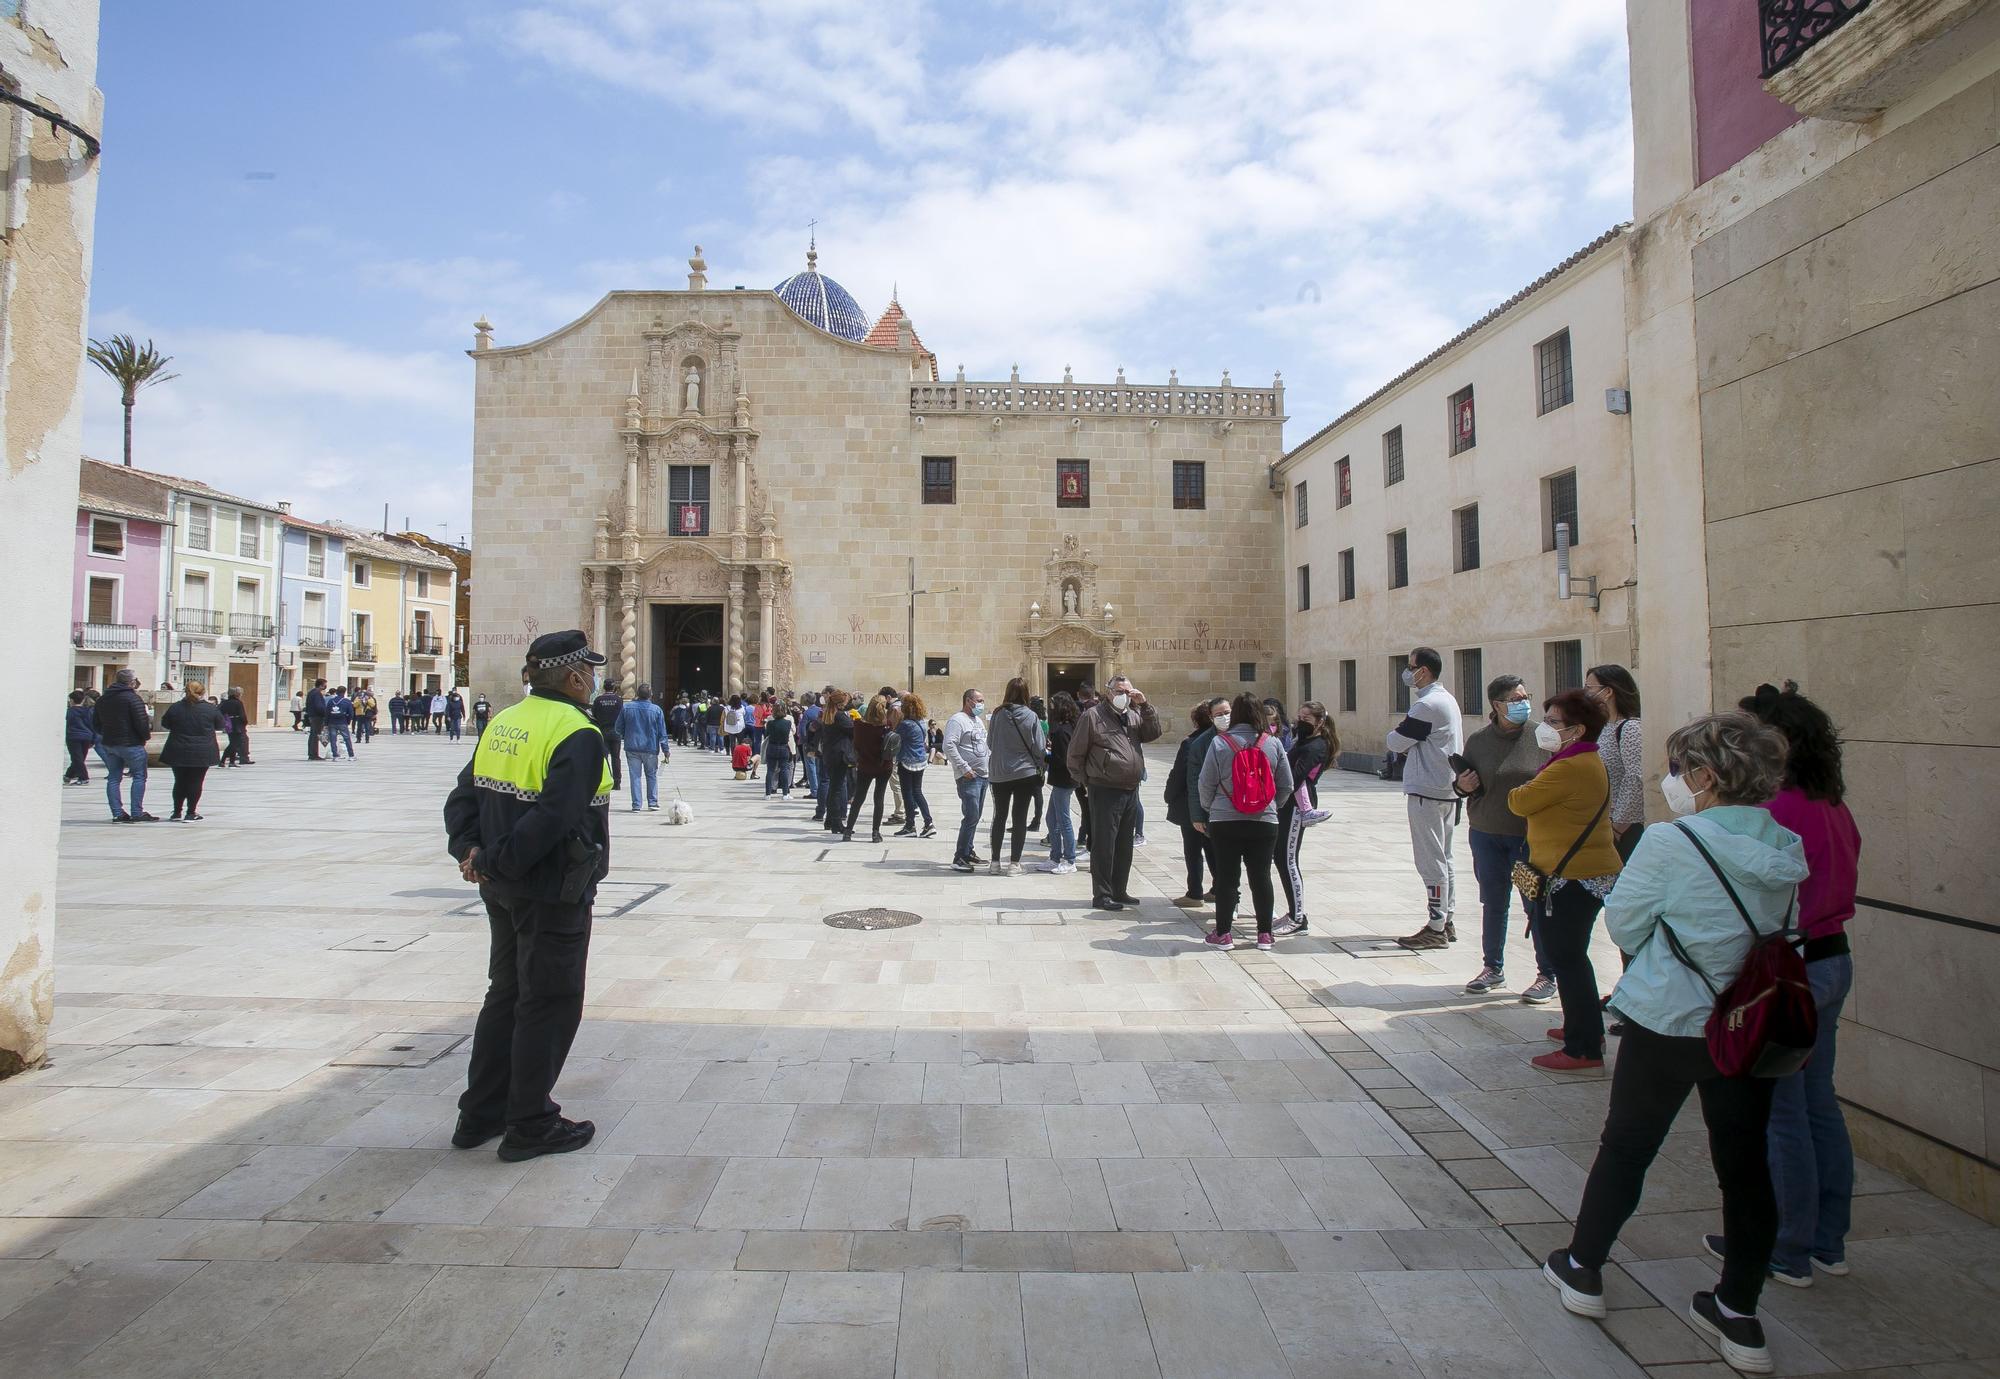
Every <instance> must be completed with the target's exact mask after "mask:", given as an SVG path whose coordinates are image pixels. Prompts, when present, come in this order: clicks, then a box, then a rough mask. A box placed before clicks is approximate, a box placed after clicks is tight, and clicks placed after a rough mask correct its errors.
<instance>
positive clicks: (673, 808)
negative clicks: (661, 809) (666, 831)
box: [667, 800, 694, 824]
mask: <svg viewBox="0 0 2000 1379" xmlns="http://www.w3.org/2000/svg"><path fill="white" fill-rule="evenodd" d="M667 822H668V823H670V824H691V823H693V822H694V810H693V809H691V808H690V807H689V806H688V802H687V801H686V800H675V801H674V802H673V803H672V804H669V805H668V806H667Z"/></svg>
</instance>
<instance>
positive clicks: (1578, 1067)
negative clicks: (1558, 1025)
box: [1528, 1049, 1604, 1073]
mask: <svg viewBox="0 0 2000 1379" xmlns="http://www.w3.org/2000/svg"><path fill="white" fill-rule="evenodd" d="M1528 1061H1529V1062H1530V1063H1533V1064H1534V1065H1535V1066H1536V1067H1537V1068H1546V1069H1548V1070H1549V1071H1550V1072H1552V1073H1583V1072H1589V1071H1590V1070H1591V1069H1592V1068H1601V1067H1603V1066H1604V1060H1603V1059H1601V1058H1571V1057H1570V1056H1569V1055H1568V1054H1566V1053H1564V1052H1563V1051H1562V1050H1561V1049H1557V1050H1556V1051H1555V1052H1553V1053H1545V1054H1543V1055H1542V1056H1541V1057H1539V1058H1530V1059H1529V1060H1528Z"/></svg>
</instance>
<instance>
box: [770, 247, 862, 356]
mask: <svg viewBox="0 0 2000 1379" xmlns="http://www.w3.org/2000/svg"><path fill="white" fill-rule="evenodd" d="M775 290H776V292H777V294H778V300H779V301H781V302H783V303H784V304H785V305H786V306H788V307H790V308H791V309H792V310H793V311H794V312H796V313H797V314H798V315H799V317H800V318H801V319H803V320H806V321H810V322H811V323H812V324H813V325H816V326H818V327H819V328H820V329H821V330H824V331H828V332H830V333H831V334H834V335H838V336H839V337H840V338H841V339H843V340H860V339H861V338H862V337H863V336H865V335H867V334H868V318H867V317H866V316H864V315H862V314H861V308H860V306H859V305H858V304H857V303H856V302H855V300H854V298H853V297H852V296H851V295H850V294H849V293H848V291H847V289H846V288H844V287H842V286H841V285H840V284H839V283H837V282H835V281H834V280H833V279H832V278H829V277H827V276H826V274H824V273H822V272H820V271H819V251H818V250H817V249H809V250H807V251H806V271H805V272H803V273H794V274H792V276H791V277H789V278H786V279H785V280H784V281H783V282H781V283H779V284H778V286H777V288H776V289H775Z"/></svg>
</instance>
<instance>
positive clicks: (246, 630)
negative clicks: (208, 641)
mask: <svg viewBox="0 0 2000 1379" xmlns="http://www.w3.org/2000/svg"><path fill="white" fill-rule="evenodd" d="M272 631H273V624H272V622H271V620H270V619H269V618H267V617H265V616H264V615H263V614H262V613H231V614H230V615H229V635H230V636H232V637H234V638H235V639H236V640H237V641H239V642H261V641H268V640H269V639H270V636H271V633H272Z"/></svg>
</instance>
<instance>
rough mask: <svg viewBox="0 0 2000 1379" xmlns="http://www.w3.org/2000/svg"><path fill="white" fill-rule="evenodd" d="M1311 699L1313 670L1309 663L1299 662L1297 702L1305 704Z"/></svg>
mask: <svg viewBox="0 0 2000 1379" xmlns="http://www.w3.org/2000/svg"><path fill="white" fill-rule="evenodd" d="M1312 697H1313V668H1312V662H1311V661H1300V662H1299V702H1300V703H1301V704H1303V703H1306V702H1307V701H1308V700H1310V699H1311V698H1312Z"/></svg>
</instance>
